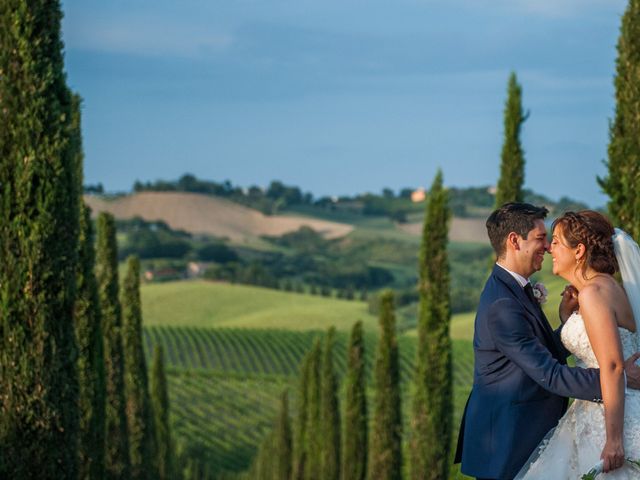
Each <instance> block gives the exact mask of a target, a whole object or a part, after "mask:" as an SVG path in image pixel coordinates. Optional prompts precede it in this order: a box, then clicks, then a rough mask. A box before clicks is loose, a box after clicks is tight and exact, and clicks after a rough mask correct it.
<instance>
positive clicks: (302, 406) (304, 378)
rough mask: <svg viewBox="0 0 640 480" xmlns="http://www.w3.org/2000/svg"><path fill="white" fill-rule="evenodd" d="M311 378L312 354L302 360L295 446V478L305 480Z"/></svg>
mask: <svg viewBox="0 0 640 480" xmlns="http://www.w3.org/2000/svg"><path fill="white" fill-rule="evenodd" d="M310 378H311V352H309V353H307V354H306V355H305V357H304V359H303V360H302V365H301V368H300V383H299V387H298V415H297V420H296V428H295V440H294V444H293V449H294V450H293V452H294V459H293V478H294V479H295V480H303V479H304V473H305V469H306V455H307V450H308V447H307V443H306V442H307V424H308V422H309V399H308V397H307V396H308V394H309V381H310Z"/></svg>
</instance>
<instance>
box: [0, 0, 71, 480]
mask: <svg viewBox="0 0 640 480" xmlns="http://www.w3.org/2000/svg"><path fill="white" fill-rule="evenodd" d="M61 17H62V13H61V10H60V4H59V2H57V1H48V2H44V1H35V2H33V1H30V2H27V1H25V0H6V1H3V2H0V46H1V48H0V125H1V127H0V197H1V202H2V205H1V206H0V265H1V266H2V267H1V268H0V412H1V413H0V445H1V446H2V447H0V477H1V478H61V479H63V478H76V477H77V441H78V430H79V414H78V408H77V401H78V385H77V377H76V371H75V362H76V355H77V348H76V344H75V332H74V323H73V310H74V304H75V295H76V262H77V256H78V235H79V233H78V232H79V210H80V186H79V185H80V179H79V178H78V176H77V173H78V169H77V165H76V162H77V154H76V151H75V150H74V148H76V144H75V142H74V141H73V138H72V137H73V135H74V129H73V125H72V120H71V117H72V115H71V114H72V109H71V102H72V100H71V93H70V91H69V89H68V88H67V85H66V81H65V74H64V62H63V52H62V41H61V35H60V20H61Z"/></svg>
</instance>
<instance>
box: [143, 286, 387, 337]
mask: <svg viewBox="0 0 640 480" xmlns="http://www.w3.org/2000/svg"><path fill="white" fill-rule="evenodd" d="M141 296H142V308H143V311H144V320H145V325H175V326H189V327H215V328H219V327H225V328H231V327H233V328H235V327H239V328H262V329H270V328H276V329H287V330H297V331H304V330H324V329H326V328H328V327H329V326H330V325H334V326H335V327H336V328H337V329H338V330H349V329H350V328H351V326H352V325H353V323H354V322H355V321H356V320H362V321H363V322H364V324H365V328H367V329H372V328H375V325H376V319H375V317H373V316H372V315H371V314H370V313H369V312H368V311H367V304H366V303H364V302H356V301H348V300H340V299H336V298H325V297H319V296H314V295H307V294H294V293H289V292H282V291H279V290H271V289H267V288H260V287H251V286H244V285H230V284H227V283H216V282H207V281H190V282H184V281H183V282H166V283H155V284H146V285H142V287H141Z"/></svg>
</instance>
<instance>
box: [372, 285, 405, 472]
mask: <svg viewBox="0 0 640 480" xmlns="http://www.w3.org/2000/svg"><path fill="white" fill-rule="evenodd" d="M393 302H394V299H393V292H391V291H385V292H384V293H383V294H382V296H381V299H380V330H381V331H380V338H379V340H378V348H377V352H376V363H375V370H374V378H375V405H374V413H373V431H372V432H371V447H370V449H369V478H371V479H373V478H375V479H376V480H397V479H400V478H402V416H401V406H400V367H399V359H398V342H397V339H396V320H395V315H394V312H393Z"/></svg>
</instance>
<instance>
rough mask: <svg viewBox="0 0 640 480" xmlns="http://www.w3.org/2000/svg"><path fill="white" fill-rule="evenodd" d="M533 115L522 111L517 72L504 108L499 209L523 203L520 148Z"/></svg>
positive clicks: (513, 75) (522, 152) (498, 195)
mask: <svg viewBox="0 0 640 480" xmlns="http://www.w3.org/2000/svg"><path fill="white" fill-rule="evenodd" d="M528 116H529V114H528V113H527V114H525V113H523V111H522V87H521V86H520V84H518V79H517V77H516V74H515V72H512V73H511V75H510V76H509V85H508V87H507V102H506V104H505V107H504V142H503V144H502V153H501V155H500V158H501V162H500V179H499V180H498V188H497V192H496V208H498V207H500V206H501V205H503V204H504V203H506V202H521V201H522V200H523V193H522V185H523V184H524V151H523V150H522V145H521V144H520V130H521V128H522V124H523V123H524V121H525V120H526V119H527V117H528Z"/></svg>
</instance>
